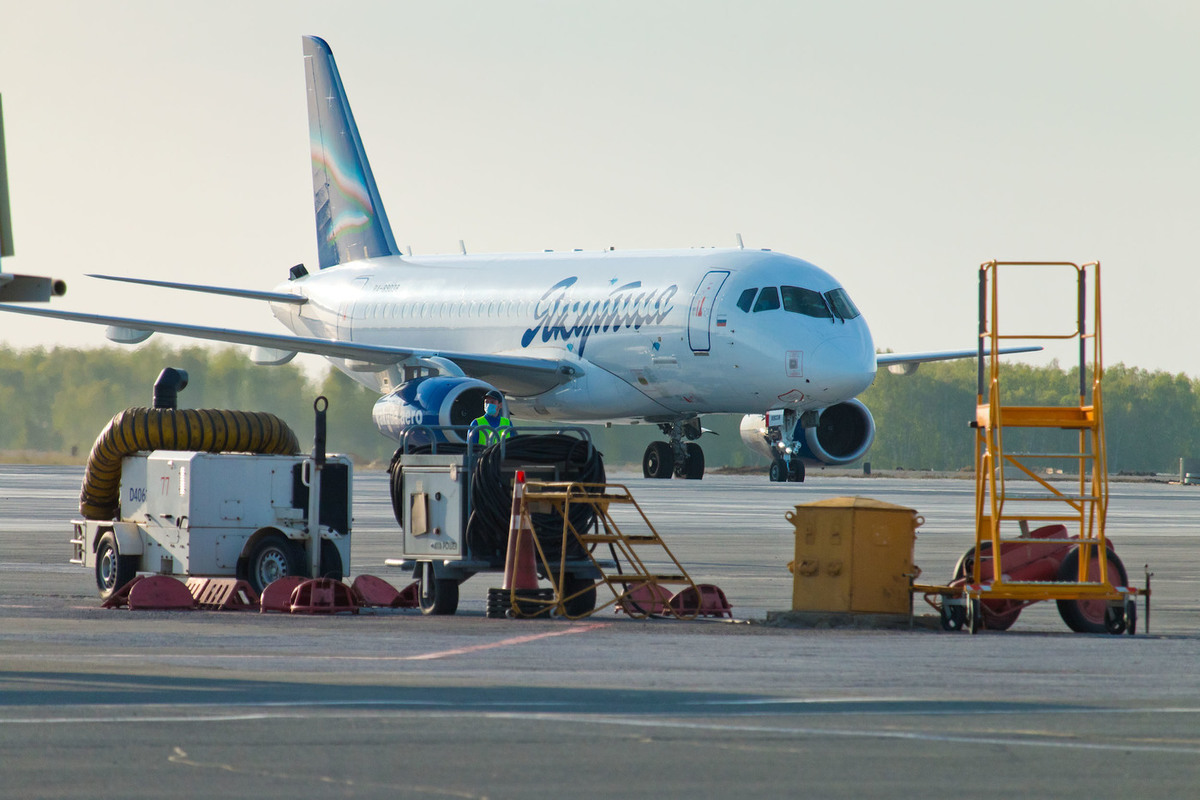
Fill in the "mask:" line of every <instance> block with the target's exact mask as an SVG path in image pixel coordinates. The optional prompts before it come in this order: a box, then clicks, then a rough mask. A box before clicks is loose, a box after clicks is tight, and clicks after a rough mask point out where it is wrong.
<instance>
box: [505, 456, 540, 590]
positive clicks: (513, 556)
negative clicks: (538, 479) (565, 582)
mask: <svg viewBox="0 0 1200 800" xmlns="http://www.w3.org/2000/svg"><path fill="white" fill-rule="evenodd" d="M524 497H525V472H524V470H518V471H517V479H516V481H515V482H514V483H513V496H512V514H511V515H510V516H509V522H508V550H507V552H506V553H505V557H504V583H503V585H502V586H501V588H502V589H504V590H506V591H508V590H512V589H518V590H520V589H537V588H538V578H537V562H536V560H535V558H534V555H533V551H534V547H535V545H534V541H533V536H534V534H533V523H532V522H531V521H530V519H529V515H528V514H526V513H524V509H523V508H522V506H523V504H522V502H521V501H522V500H523V499H524Z"/></svg>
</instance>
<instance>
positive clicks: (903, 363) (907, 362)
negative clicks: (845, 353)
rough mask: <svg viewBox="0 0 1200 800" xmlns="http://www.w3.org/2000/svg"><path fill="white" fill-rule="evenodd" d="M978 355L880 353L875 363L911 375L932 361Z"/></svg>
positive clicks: (1009, 350) (1032, 348)
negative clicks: (922, 365)
mask: <svg viewBox="0 0 1200 800" xmlns="http://www.w3.org/2000/svg"><path fill="white" fill-rule="evenodd" d="M1041 349H1042V348H1040V347H1036V346H1028V347H1004V348H1001V349H1000V353H1001V355H1009V354H1012V353H1035V352H1037V351H1039V350H1041ZM983 354H984V355H985V356H987V355H991V351H990V350H987V349H984V351H983ZM978 355H979V350H978V348H977V349H975V350H937V351H934V352H932V353H878V354H877V355H876V356H875V363H876V364H878V365H879V366H880V367H887V368H888V369H890V370H891V371H892V372H895V373H898V374H901V375H911V374H912V373H914V372H916V371H917V367H918V366H920V365H921V364H925V363H927V362H930V361H954V360H956V359H959V358H975V357H977V356H978Z"/></svg>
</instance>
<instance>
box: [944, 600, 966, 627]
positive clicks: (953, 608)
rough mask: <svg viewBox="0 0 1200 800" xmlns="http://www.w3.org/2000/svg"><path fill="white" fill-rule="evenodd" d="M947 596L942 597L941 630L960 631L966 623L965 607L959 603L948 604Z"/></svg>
mask: <svg viewBox="0 0 1200 800" xmlns="http://www.w3.org/2000/svg"><path fill="white" fill-rule="evenodd" d="M949 600H950V598H949V596H943V597H942V608H941V611H942V630H944V631H961V630H962V628H963V625H965V624H966V622H967V607H966V606H964V605H961V604H959V603H950V602H948V601H949Z"/></svg>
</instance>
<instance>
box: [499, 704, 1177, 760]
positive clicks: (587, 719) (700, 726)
mask: <svg viewBox="0 0 1200 800" xmlns="http://www.w3.org/2000/svg"><path fill="white" fill-rule="evenodd" d="M1135 710H1139V711H1143V712H1148V713H1156V712H1158V711H1159V710H1160V709H1122V711H1135ZM1184 710H1187V711H1195V710H1196V709H1171V711H1174V712H1179V711H1184ZM1106 711H1108V709H1094V711H1093V712H1092V713H1105V712H1106ZM1066 713H1076V712H1075V711H1069V712H1066ZM486 716H488V717H490V718H503V719H514V720H522V719H524V720H536V721H557V722H566V723H569V724H571V725H583V724H585V723H590V724H592V725H612V726H618V727H629V728H634V727H637V728H667V729H672V730H686V731H706V732H716V733H768V734H787V735H791V736H828V737H838V738H843V739H900V740H908V741H917V742H944V743H951V744H975V745H979V744H994V745H1000V746H1002V747H1035V748H1036V747H1046V748H1057V749H1062V750H1100V751H1118V752H1138V753H1183V754H1187V755H1200V745H1192V746H1184V745H1151V744H1133V743H1129V742H1126V743H1112V744H1105V743H1100V742H1079V741H1068V740H1064V739H1035V738H1028V737H1000V736H967V735H954V734H945V733H921V732H914V731H878V730H874V731H848V730H844V729H839V728H799V727H773V726H769V725H722V724H719V723H705V722H674V721H668V720H653V719H639V718H637V717H595V716H586V715H585V716H580V715H575V714H571V715H565V714H523V713H505V712H499V713H491V714H487V715H486Z"/></svg>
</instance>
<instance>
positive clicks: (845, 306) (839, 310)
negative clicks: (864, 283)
mask: <svg viewBox="0 0 1200 800" xmlns="http://www.w3.org/2000/svg"><path fill="white" fill-rule="evenodd" d="M825 298H826V299H827V300H829V305H831V306H833V313H835V314H837V315H838V316H839V317H841V318H842V319H854V318H855V317H857V316H858V315H859V314H861V313H862V312H860V311H859V310H858V306H856V305H854V301H853V300H851V299H850V295H849V294H847V293H846V290H845V289H834V290H833V291H832V292H826V293H825Z"/></svg>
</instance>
